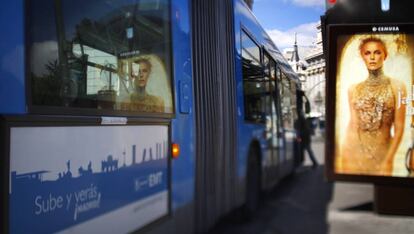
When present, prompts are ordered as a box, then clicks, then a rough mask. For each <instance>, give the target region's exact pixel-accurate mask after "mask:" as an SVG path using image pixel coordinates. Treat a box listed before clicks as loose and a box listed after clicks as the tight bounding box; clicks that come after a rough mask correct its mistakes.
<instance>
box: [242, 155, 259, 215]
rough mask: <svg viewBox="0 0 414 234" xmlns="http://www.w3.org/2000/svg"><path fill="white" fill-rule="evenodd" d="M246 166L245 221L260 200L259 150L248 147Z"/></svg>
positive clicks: (256, 207) (255, 210)
mask: <svg viewBox="0 0 414 234" xmlns="http://www.w3.org/2000/svg"><path fill="white" fill-rule="evenodd" d="M247 166H248V168H247V177H246V203H245V206H244V216H245V219H246V221H249V220H251V219H252V218H253V216H254V214H255V213H256V212H257V210H258V208H259V202H260V190H261V189H260V188H261V186H260V161H259V151H258V150H257V149H255V148H251V149H250V152H249V159H248V165H247Z"/></svg>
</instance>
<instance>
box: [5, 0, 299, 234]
mask: <svg viewBox="0 0 414 234" xmlns="http://www.w3.org/2000/svg"><path fill="white" fill-rule="evenodd" d="M3 12H4V14H3ZM1 16H2V18H1V21H0V25H1V26H2V28H4V29H9V33H8V34H6V35H5V36H4V41H3V43H1V44H0V57H1V58H2V61H3V63H2V66H1V67H0V76H1V81H0V87H1V90H2V91H1V93H0V95H1V97H3V98H2V99H1V102H0V115H1V131H2V133H1V134H2V136H4V137H2V138H1V139H2V141H1V142H0V143H1V148H0V149H1V151H2V155H4V156H3V157H2V158H1V159H0V160H1V161H0V162H1V165H3V175H2V178H3V183H2V185H3V186H2V189H1V202H2V205H3V207H6V209H3V216H2V217H4V218H3V219H2V227H3V229H2V231H4V232H5V233H27V232H38V233H53V232H61V233H68V232H71V233H73V232H74V233H85V232H99V233H127V232H148V233H167V232H172V233H193V232H204V231H206V230H208V229H209V228H210V227H212V225H214V224H215V223H216V222H217V221H218V220H219V219H220V218H221V217H223V216H224V215H226V214H228V213H229V212H230V211H232V210H234V209H236V208H238V207H242V206H244V207H245V210H246V211H248V212H249V213H253V212H254V210H255V209H256V208H257V204H258V201H259V195H260V192H261V190H264V189H269V188H271V187H272V186H274V185H275V184H276V183H277V182H278V181H279V180H280V179H282V178H283V177H284V176H286V175H288V174H289V173H291V172H292V171H293V169H294V168H295V165H296V164H295V161H297V154H296V152H295V148H296V147H297V142H296V141H295V139H296V129H295V127H294V126H295V124H294V122H295V121H296V119H297V116H298V114H299V113H300V109H301V107H300V106H301V105H298V104H297V102H298V101H297V100H298V98H297V93H298V92H297V90H298V88H299V86H298V79H297V76H296V74H295V73H294V72H293V71H292V70H291V69H290V67H289V66H288V64H287V62H286V61H285V60H284V59H283V57H282V56H281V53H280V51H279V50H278V49H277V47H276V45H274V43H273V42H272V41H271V40H270V38H269V36H268V35H267V34H266V33H265V31H264V30H263V29H262V27H261V26H260V24H259V23H258V22H257V21H256V20H255V19H254V16H253V15H252V13H251V12H250V10H249V9H248V8H247V6H246V5H245V3H244V2H243V1H241V0H240V1H239V0H234V1H232V0H226V1H219V0H214V1H201V0H196V1H185V0H157V1H144V0H140V1H131V0H112V1H102V0H93V1H81V0H75V1H74V0H71V1H69V0H46V1H42V2H40V1H22V0H21V1H13V2H10V3H9V5H8V6H7V7H4V8H2V14H1ZM10 22H15V25H14V27H11V24H10ZM172 151H174V153H173V152H172Z"/></svg>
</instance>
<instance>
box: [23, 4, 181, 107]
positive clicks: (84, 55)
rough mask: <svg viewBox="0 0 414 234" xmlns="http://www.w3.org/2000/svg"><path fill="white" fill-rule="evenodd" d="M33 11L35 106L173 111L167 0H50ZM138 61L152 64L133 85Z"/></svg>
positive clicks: (30, 13)
mask: <svg viewBox="0 0 414 234" xmlns="http://www.w3.org/2000/svg"><path fill="white" fill-rule="evenodd" d="M28 9H29V14H28V18H29V22H30V23H29V24H30V27H29V28H35V29H36V30H31V31H29V37H28V38H30V42H29V46H30V78H31V81H32V83H33V85H32V86H33V88H32V104H33V105H35V106H55V107H69V108H70V107H73V108H89V109H107V110H121V111H130V112H152V113H172V112H173V101H172V93H171V77H170V74H171V71H170V70H171V68H170V67H171V65H170V63H171V61H170V57H171V55H170V53H171V49H170V46H169V45H170V29H169V25H170V23H169V0H157V1H148V0H138V1H136V0H109V1H100V0H89V1H84V0H57V1H54V0H45V1H42V4H40V3H39V2H36V1H32V2H30V4H28ZM140 59H141V60H143V59H144V60H146V61H147V63H146V64H148V65H149V66H148V67H150V69H148V73H147V74H146V75H147V77H146V81H145V85H143V86H139V85H138V83H137V84H135V83H134V80H135V79H137V78H139V77H140V75H139V73H142V74H144V71H141V72H140V68H141V70H142V68H143V67H145V66H146V65H143V64H141V63H139V64H137V63H136V60H140ZM134 64H135V65H134ZM134 69H135V70H136V71H134ZM132 72H135V73H136V74H133V73H132ZM138 80H139V79H138ZM140 82H141V84H142V81H140Z"/></svg>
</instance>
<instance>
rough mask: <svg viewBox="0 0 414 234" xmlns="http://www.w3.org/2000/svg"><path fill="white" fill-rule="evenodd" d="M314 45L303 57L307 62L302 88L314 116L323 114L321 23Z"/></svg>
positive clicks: (323, 75)
mask: <svg viewBox="0 0 414 234" xmlns="http://www.w3.org/2000/svg"><path fill="white" fill-rule="evenodd" d="M317 30H318V33H317V35H316V42H315V47H314V48H313V50H311V51H310V53H309V54H308V55H307V56H306V57H305V58H304V59H305V61H306V64H307V68H306V80H305V82H303V83H302V88H303V90H305V92H306V95H307V96H308V98H309V101H310V102H311V107H312V115H313V116H315V117H323V116H325V86H326V82H325V70H326V69H325V66H326V65H325V57H324V54H323V47H322V32H321V24H320V23H319V24H318V25H317Z"/></svg>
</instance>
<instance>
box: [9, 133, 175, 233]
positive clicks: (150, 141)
mask: <svg viewBox="0 0 414 234" xmlns="http://www.w3.org/2000/svg"><path fill="white" fill-rule="evenodd" d="M167 143H168V127H167V126H88V127H13V128H11V136H10V186H9V207H10V209H9V217H10V223H9V224H10V233H55V232H60V233H129V232H132V231H135V230H137V229H139V228H141V227H143V226H145V225H146V224H149V223H151V222H153V221H155V220H157V219H159V218H161V217H163V216H165V215H167V213H168V186H167V184H168V183H167V182H168V177H167V176H168V157H167V155H168V153H167V152H168V147H167Z"/></svg>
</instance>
